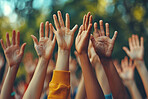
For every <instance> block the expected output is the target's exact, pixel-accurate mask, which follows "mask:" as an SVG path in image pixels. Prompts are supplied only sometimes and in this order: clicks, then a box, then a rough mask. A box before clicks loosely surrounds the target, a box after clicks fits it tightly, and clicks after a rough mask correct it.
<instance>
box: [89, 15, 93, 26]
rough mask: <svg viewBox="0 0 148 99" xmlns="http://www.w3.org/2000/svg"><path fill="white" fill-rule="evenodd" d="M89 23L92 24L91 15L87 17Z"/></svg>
mask: <svg viewBox="0 0 148 99" xmlns="http://www.w3.org/2000/svg"><path fill="white" fill-rule="evenodd" d="M89 24H92V15H91V16H90V17H89Z"/></svg>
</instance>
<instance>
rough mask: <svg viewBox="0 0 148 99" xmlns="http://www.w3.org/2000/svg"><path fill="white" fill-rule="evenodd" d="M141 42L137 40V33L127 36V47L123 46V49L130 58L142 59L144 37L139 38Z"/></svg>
mask: <svg viewBox="0 0 148 99" xmlns="http://www.w3.org/2000/svg"><path fill="white" fill-rule="evenodd" d="M140 39H141V42H139V39H138V35H132V37H130V38H129V48H130V50H129V49H128V48H127V47H123V50H124V51H125V52H126V54H127V55H128V56H129V57H130V58H131V59H139V60H143V56H144V39H143V37H141V38H140Z"/></svg>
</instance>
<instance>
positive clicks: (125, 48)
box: [122, 47, 130, 56]
mask: <svg viewBox="0 0 148 99" xmlns="http://www.w3.org/2000/svg"><path fill="white" fill-rule="evenodd" d="M122 49H123V50H124V51H125V52H126V54H127V55H128V56H129V54H130V51H129V50H128V48H127V47H123V48H122Z"/></svg>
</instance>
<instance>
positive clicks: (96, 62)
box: [88, 24, 111, 95]
mask: <svg viewBox="0 0 148 99" xmlns="http://www.w3.org/2000/svg"><path fill="white" fill-rule="evenodd" d="M95 25H97V24H94V28H95V27H96V26H95ZM95 31H97V30H95ZM88 54H89V56H90V61H91V64H92V66H93V67H94V69H95V72H96V76H97V79H98V81H99V83H100V86H101V88H102V90H103V93H104V95H109V94H111V90H110V87H109V83H108V79H107V77H106V74H105V71H104V68H103V66H102V64H101V62H100V59H99V57H98V56H97V54H96V52H95V50H94V48H93V46H92V43H91V41H90V42H89V50H88Z"/></svg>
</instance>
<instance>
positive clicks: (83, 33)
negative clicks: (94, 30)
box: [75, 13, 92, 54]
mask: <svg viewBox="0 0 148 99" xmlns="http://www.w3.org/2000/svg"><path fill="white" fill-rule="evenodd" d="M91 27H92V16H90V13H88V14H87V16H86V15H84V18H83V25H81V26H80V28H79V32H78V35H77V37H76V41H75V47H76V50H77V52H78V53H79V54H81V53H83V52H85V53H87V50H88V43H89V37H90V31H91Z"/></svg>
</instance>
